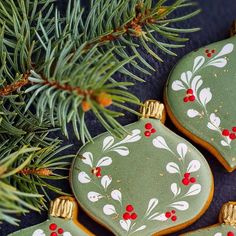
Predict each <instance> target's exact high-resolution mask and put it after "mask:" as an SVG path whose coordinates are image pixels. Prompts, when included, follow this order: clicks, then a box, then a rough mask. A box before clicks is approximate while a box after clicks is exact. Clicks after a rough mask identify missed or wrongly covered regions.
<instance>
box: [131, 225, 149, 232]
mask: <svg viewBox="0 0 236 236" xmlns="http://www.w3.org/2000/svg"><path fill="white" fill-rule="evenodd" d="M146 227H147V226H146V225H142V226H140V227H139V228H137V229H136V230H135V231H134V233H135V232H138V231H141V230H144V229H146Z"/></svg>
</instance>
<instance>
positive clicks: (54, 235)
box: [50, 232, 58, 236]
mask: <svg viewBox="0 0 236 236" xmlns="http://www.w3.org/2000/svg"><path fill="white" fill-rule="evenodd" d="M50 236H58V234H57V233H55V232H53V233H51V235H50Z"/></svg>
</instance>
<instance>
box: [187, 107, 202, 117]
mask: <svg viewBox="0 0 236 236" xmlns="http://www.w3.org/2000/svg"><path fill="white" fill-rule="evenodd" d="M187 115H188V117H190V118H194V117H196V116H201V114H200V113H199V112H198V111H196V110H194V109H189V110H188V111H187Z"/></svg>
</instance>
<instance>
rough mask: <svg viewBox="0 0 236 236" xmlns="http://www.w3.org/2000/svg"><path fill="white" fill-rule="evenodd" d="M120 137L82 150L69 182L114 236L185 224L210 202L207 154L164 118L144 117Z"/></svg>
mask: <svg viewBox="0 0 236 236" xmlns="http://www.w3.org/2000/svg"><path fill="white" fill-rule="evenodd" d="M127 130H128V131H129V133H130V134H129V135H127V136H126V137H125V138H124V139H123V140H118V139H117V138H114V137H113V136H110V135H109V134H108V133H105V134H102V135H100V136H98V137H97V138H95V140H94V143H88V144H87V145H85V146H84V147H83V148H82V149H81V150H80V155H79V156H78V157H77V159H76V160H75V161H74V163H73V165H72V173H71V185H72V188H73V192H74V195H75V197H76V198H77V200H78V202H79V203H80V205H81V206H82V207H83V208H84V209H85V211H86V212H88V214H89V215H91V216H92V217H93V218H95V219H96V220H97V221H98V222H99V223H101V224H103V225H105V226H106V227H108V228H109V229H110V230H111V231H112V232H113V233H114V234H115V235H122V236H123V235H142V236H145V235H151V234H153V233H155V232H161V231H163V230H166V229H168V228H172V227H175V226H177V225H180V224H183V223H187V222H188V221H190V220H192V219H194V218H195V217H196V216H198V215H199V214H200V212H201V211H202V210H203V208H204V207H205V206H206V205H207V204H208V203H209V200H211V199H210V198H211V191H212V185H213V183H212V174H211V171H210V169H209V166H208V164H207V162H206V160H205V159H204V157H203V156H202V155H201V154H200V153H199V152H198V151H197V150H196V149H195V148H194V147H193V146H192V145H191V144H189V143H188V142H186V141H185V140H184V139H182V138H180V137H179V136H177V135H176V134H174V133H173V132H171V131H170V130H168V129H167V128H166V127H165V126H164V125H163V124H162V123H161V122H160V121H158V120H154V119H141V120H140V121H138V122H136V123H134V124H132V125H129V126H127Z"/></svg>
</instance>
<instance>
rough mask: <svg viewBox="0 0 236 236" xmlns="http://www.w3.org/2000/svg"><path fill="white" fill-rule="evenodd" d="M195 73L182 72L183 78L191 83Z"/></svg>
mask: <svg viewBox="0 0 236 236" xmlns="http://www.w3.org/2000/svg"><path fill="white" fill-rule="evenodd" d="M192 76H193V73H192V72H191V71H187V72H183V73H182V74H181V80H182V81H183V82H184V83H186V84H187V85H189V82H190V80H191V79H192Z"/></svg>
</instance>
